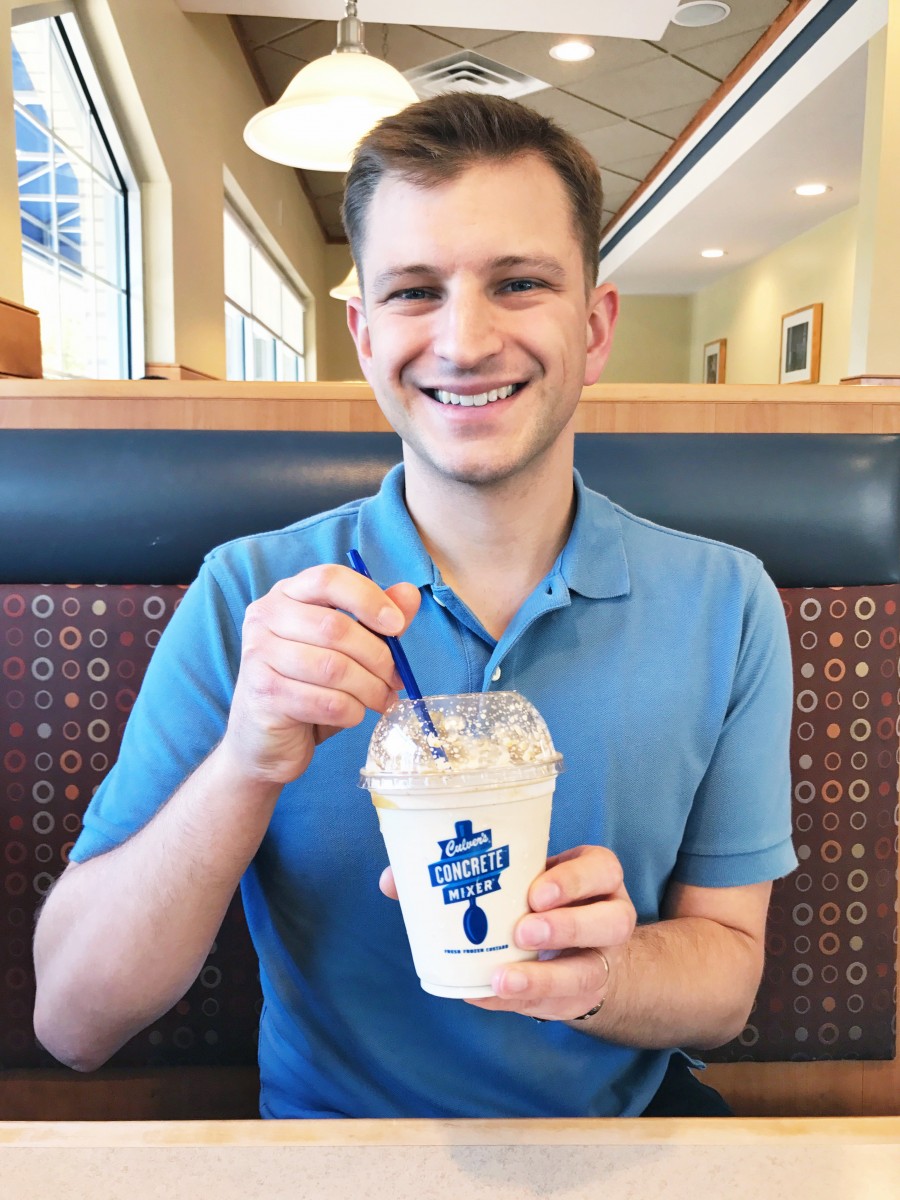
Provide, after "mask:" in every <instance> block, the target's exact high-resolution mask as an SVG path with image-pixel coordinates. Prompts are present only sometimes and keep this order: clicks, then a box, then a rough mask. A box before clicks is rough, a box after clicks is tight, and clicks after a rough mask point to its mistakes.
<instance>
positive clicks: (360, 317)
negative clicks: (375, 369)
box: [347, 296, 372, 379]
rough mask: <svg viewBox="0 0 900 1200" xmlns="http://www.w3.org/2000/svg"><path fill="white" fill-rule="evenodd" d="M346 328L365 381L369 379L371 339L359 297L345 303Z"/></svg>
mask: <svg viewBox="0 0 900 1200" xmlns="http://www.w3.org/2000/svg"><path fill="white" fill-rule="evenodd" d="M347 328H348V329H349V330H350V336H351V337H352V338H353V342H354V345H355V346H356V354H357V357H358V358H359V365H360V366H361V367H362V371H363V374H364V375H365V377H366V379H368V378H369V370H368V368H369V364H370V363H371V360H372V339H371V337H370V336H369V322H368V321H367V319H366V310H365V306H364V305H363V302H362V300H361V299H360V297H359V296H352V297H351V298H350V299H349V300H348V301H347Z"/></svg>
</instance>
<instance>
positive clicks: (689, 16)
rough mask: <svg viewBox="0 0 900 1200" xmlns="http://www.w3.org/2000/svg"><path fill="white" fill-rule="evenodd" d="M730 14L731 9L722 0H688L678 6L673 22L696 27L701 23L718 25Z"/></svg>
mask: <svg viewBox="0 0 900 1200" xmlns="http://www.w3.org/2000/svg"><path fill="white" fill-rule="evenodd" d="M730 16H731V9H730V7H729V6H728V5H727V4H723V3H722V0H688V3H687V4H682V5H680V7H678V8H676V10H675V16H674V17H673V18H672V24H673V25H686V26H688V28H691V29H695V28H697V26H699V25H717V24H718V23H719V21H724V20H725V18H726V17H730Z"/></svg>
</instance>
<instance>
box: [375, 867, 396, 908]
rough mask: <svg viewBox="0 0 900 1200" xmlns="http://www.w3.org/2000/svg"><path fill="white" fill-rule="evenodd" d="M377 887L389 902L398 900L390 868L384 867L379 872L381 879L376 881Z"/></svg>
mask: <svg viewBox="0 0 900 1200" xmlns="http://www.w3.org/2000/svg"><path fill="white" fill-rule="evenodd" d="M378 887H379V888H380V889H381V891H382V892H383V893H384V895H385V896H387V898H388V899H389V900H399V898H400V897H399V895H398V894H397V885H396V883H395V882H394V872H393V871H392V870H391V868H390V867H385V868H384V870H383V871H382V872H381V878H380V879H379V880H378Z"/></svg>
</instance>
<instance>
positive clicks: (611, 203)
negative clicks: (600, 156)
mask: <svg viewBox="0 0 900 1200" xmlns="http://www.w3.org/2000/svg"><path fill="white" fill-rule="evenodd" d="M601 175H602V177H603V207H604V208H609V209H612V211H613V212H616V211H617V210H618V209H619V208H621V207H622V205H623V204H624V203H625V201H626V200H627V199H628V197H629V196H630V195H631V193H632V192H633V191H634V189H635V188H636V187H637V185H638V180H636V179H629V178H628V177H627V176H626V175H620V174H619V173H618V172H617V171H601Z"/></svg>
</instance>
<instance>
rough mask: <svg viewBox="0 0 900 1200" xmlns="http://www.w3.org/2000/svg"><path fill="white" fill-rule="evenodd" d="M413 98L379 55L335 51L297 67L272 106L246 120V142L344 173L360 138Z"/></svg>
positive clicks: (281, 157)
mask: <svg viewBox="0 0 900 1200" xmlns="http://www.w3.org/2000/svg"><path fill="white" fill-rule="evenodd" d="M416 100H418V96H417V95H416V93H415V92H414V91H413V88H412V85H411V84H410V83H409V82H408V81H407V80H406V79H404V78H403V76H402V75H401V74H400V72H399V71H396V70H395V69H394V68H393V67H392V66H389V65H388V63H386V62H383V61H382V60H381V59H380V58H373V57H372V56H371V55H370V54H348V53H337V52H336V53H334V54H329V55H327V56H326V57H325V58H317V59H316V60H315V61H314V62H311V63H308V64H307V65H306V66H305V67H304V68H303V69H302V70H301V71H298V72H297V74H296V75H295V76H294V78H293V79H292V80H291V82H290V83H289V84H288V86H287V87H286V88H285V91H284V95H283V96H282V97H281V99H280V100H279V101H278V102H277V103H276V104H272V105H270V106H269V107H268V108H264V109H263V110H262V112H258V113H257V114H256V115H255V116H254V117H251V118H250V120H249V121H248V122H247V126H246V128H245V129H244V141H245V142H246V143H247V145H248V146H249V147H250V149H251V150H255V151H256V153H257V154H260V155H262V157H263V158H269V159H272V161H273V162H279V163H284V164H285V165H286V166H289V167H305V168H306V169H307V170H309V171H346V170H348V169H349V167H350V161H351V159H352V157H353V151H354V150H355V149H356V146H357V143H358V142H359V141H360V139H361V138H363V137H365V135H366V134H367V133H368V132H369V130H370V129H371V128H372V127H373V126H374V125H376V124H377V123H378V121H380V120H381V119H382V117H389V116H392V115H393V114H394V113H397V112H399V111H400V110H401V109H402V108H406V106H407V105H408V104H412V103H414V102H415V101H416Z"/></svg>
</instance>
